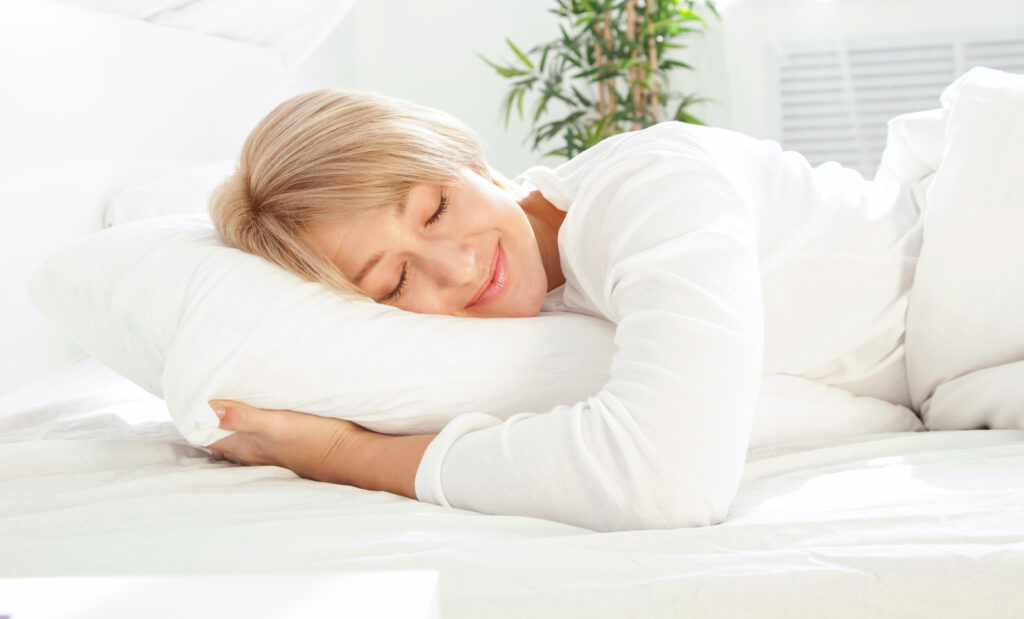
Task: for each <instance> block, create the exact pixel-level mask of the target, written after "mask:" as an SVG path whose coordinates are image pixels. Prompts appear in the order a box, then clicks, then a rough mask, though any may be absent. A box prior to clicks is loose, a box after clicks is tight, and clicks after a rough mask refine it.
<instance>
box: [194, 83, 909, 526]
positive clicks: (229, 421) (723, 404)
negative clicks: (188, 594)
mask: <svg viewBox="0 0 1024 619" xmlns="http://www.w3.org/2000/svg"><path fill="white" fill-rule="evenodd" d="M876 189H877V188H875V187H874V186H873V185H872V184H871V183H868V182H866V181H864V180H863V179H862V178H861V177H860V176H859V175H858V174H856V173H855V172H852V171H849V170H845V169H842V168H840V167H839V166H835V165H826V166H821V167H819V168H817V169H813V168H811V167H810V166H809V165H808V164H807V162H806V160H804V159H803V158H802V157H800V156H798V155H795V154H793V153H783V152H782V151H781V150H780V149H779V148H778V146H777V145H776V144H775V143H773V142H760V141H756V140H753V139H751V138H748V137H745V136H742V135H740V134H735V133H732V132H728V131H724V130H718V129H709V128H703V127H693V126H689V125H682V124H680V123H665V124H662V125H658V126H656V127H652V128H650V129H647V130H644V131H639V132H635V133H631V134H625V135H621V136H616V137H613V138H610V139H608V140H605V141H604V142H602V143H601V144H599V145H598V146H595V147H594V148H592V149H590V150H588V151H586V152H585V153H583V154H581V155H579V156H578V157H576V158H575V159H573V160H571V161H569V162H567V163H565V164H563V165H561V166H559V167H558V168H556V169H549V168H544V167H537V168H532V169H530V170H528V171H527V172H526V173H525V174H524V175H523V178H522V179H521V186H519V185H516V184H513V183H509V182H507V181H503V180H502V179H500V178H498V177H497V175H496V174H494V173H492V172H491V170H490V169H489V168H488V167H487V165H486V163H485V161H484V158H483V154H482V149H481V147H480V145H479V142H478V140H477V138H476V136H475V135H474V134H473V133H472V132H471V131H470V130H469V129H468V128H466V127H465V126H464V125H462V124H461V123H459V122H458V121H456V120H455V119H453V118H451V117H449V116H447V115H445V114H443V113H440V112H438V111H435V110H430V109H427V108H423V107H419V106H416V105H413V104H410V103H407V102H403V101H399V100H395V99H390V98H385V97H380V96H376V95H371V94H367V93H345V92H337V91H318V92H313V93H308V94H304V95H300V96H298V97H295V98H293V99H291V100H289V101H287V102H285V103H283V104H282V105H281V106H279V107H278V108H277V109H275V110H274V111H273V112H271V114H270V115H269V116H268V117H267V118H266V119H264V120H263V121H262V122H261V123H260V124H259V125H258V126H257V127H256V128H255V130H254V131H253V133H252V134H251V135H250V136H249V139H248V140H247V142H246V144H245V146H244V148H243V152H242V156H241V159H240V163H239V168H238V170H237V172H236V174H235V175H234V176H233V177H232V178H231V179H229V180H228V181H227V182H226V183H225V184H224V185H223V186H222V187H221V188H220V189H219V190H218V192H217V194H216V195H215V197H214V199H213V202H212V206H211V211H212V214H213V218H214V221H215V223H216V225H217V227H218V230H219V231H220V233H221V234H222V236H223V237H224V238H225V239H226V240H227V241H228V242H229V243H230V244H232V245H234V246H236V247H239V248H241V249H244V250H246V251H250V252H252V253H255V254H258V255H261V256H264V257H265V258H268V259H270V260H272V261H274V262H276V263H278V264H280V265H281V266H284V267H285V268H288V269H290V270H292V271H294V272H296V273H298V274H300V275H302V276H304V277H307V278H309V279H315V280H319V281H322V282H324V283H326V284H328V285H332V286H334V287H336V288H338V289H340V290H344V291H348V292H355V293H358V294H364V295H366V296H369V297H371V298H373V299H374V300H376V301H377V302H380V303H387V304H391V305H394V306H396V307H398V308H401V309H403V310H408V311H413V312H422V313H435V314H449V315H453V316H466V317H528V316H534V315H536V314H537V313H538V312H539V311H540V310H541V309H542V308H545V307H546V308H548V309H558V310H563V311H576V312H582V313H587V314H592V315H596V316H600V317H603V318H605V319H607V320H610V321H612V322H614V323H616V325H617V326H616V345H617V348H618V351H617V353H616V356H615V358H614V361H613V365H612V368H611V379H610V380H609V382H608V383H607V385H606V386H605V387H604V388H603V389H602V390H601V391H600V392H599V393H597V394H594V396H592V397H590V398H588V399H587V400H585V401H582V402H577V403H573V402H567V403H565V404H564V405H562V406H558V407H555V408H554V409H553V410H551V411H537V413H542V412H543V413H544V414H536V413H532V414H523V415H516V416H514V417H513V418H511V419H509V420H507V421H505V422H501V421H500V420H498V419H495V418H493V417H490V416H487V415H482V414H474V413H469V412H468V411H467V414H465V415H461V416H459V417H457V418H456V419H455V420H453V421H452V422H451V423H449V424H448V425H447V426H446V427H445V428H444V430H443V431H442V432H440V433H439V434H437V435H419V436H387V435H381V434H376V433H373V432H370V431H368V430H366V429H363V428H361V427H359V426H357V425H355V424H353V423H350V422H346V421H339V420H336V419H327V418H322V417H317V416H313V415H307V414H303V413H299V412H293V411H262V410H258V409H254V408H251V407H248V406H245V405H244V404H241V403H236V402H224V401H215V402H211V406H213V408H214V410H215V411H217V413H218V415H219V416H220V417H221V419H222V422H221V427H222V428H224V429H227V430H233V431H235V434H233V435H232V436H229V437H228V438H225V439H222V440H221V441H218V442H217V443H214V444H213V445H211V446H210V447H211V449H212V450H213V451H214V455H215V456H216V457H223V458H227V459H229V460H232V461H234V462H238V463H243V464H274V465H279V466H285V467H287V468H290V469H292V470H293V471H295V472H296V473H298V474H299V475H301V476H303V477H307V478H311V479H317V480H322V481H331V482H337V483H344V484H350V485H354V486H358V487H360V488H366V489H370V490H385V491H389V492H393V493H396V494H401V495H403V496H406V497H410V498H418V499H420V500H424V501H430V502H434V503H438V504H441V505H451V506H455V507H460V508H467V509H473V510H476V511H481V512H486V513H496V514H511V515H527V516H536V517H542V518H548V519H552V520H559V521H563V522H568V523H571V524H576V525H580V526H585V527H588V528H592V529H599V530H616V529H632V528H675V527H681V526H701V525H710V524H714V523H717V522H720V521H721V520H722V519H723V518H724V517H725V515H726V512H727V510H728V508H729V504H730V502H731V501H732V498H733V496H734V495H735V493H736V490H737V487H738V484H739V479H740V475H741V472H742V469H743V465H744V460H745V454H746V449H747V445H748V437H749V433H750V427H751V420H752V415H753V411H754V407H755V402H756V398H757V388H758V384H759V379H760V376H761V374H762V371H769V370H770V371H772V372H785V373H793V374H800V375H804V376H808V377H811V378H815V379H821V380H823V381H826V382H829V383H830V384H846V385H849V386H850V388H851V390H855V391H857V392H858V393H860V394H862V395H874V396H878V397H882V398H885V399H888V400H889V401H892V402H896V403H905V402H906V401H908V400H909V398H908V397H907V395H906V387H905V383H906V380H905V371H904V370H903V357H902V339H901V338H902V326H903V325H902V316H903V313H904V311H905V307H906V306H905V303H906V295H907V291H908V289H909V278H908V273H909V274H910V276H912V274H913V262H914V257H915V256H916V252H917V251H918V249H919V245H920V226H919V225H918V224H919V213H918V211H917V208H916V206H915V205H914V203H913V201H912V200H910V199H909V198H908V197H907V196H906V195H905V194H902V193H900V194H881V193H877V194H876ZM836 269H844V270H843V271H842V272H843V273H844V274H845V276H846V279H845V281H843V282H837V281H836V280H835V278H836ZM800 297H802V298H804V299H805V301H806V302H804V303H800V304H799V305H797V306H794V305H793V304H792V300H793V299H794V298H800Z"/></svg>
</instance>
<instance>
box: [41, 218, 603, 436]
mask: <svg viewBox="0 0 1024 619" xmlns="http://www.w3.org/2000/svg"><path fill="white" fill-rule="evenodd" d="M29 294H30V297H31V298H32V300H33V302H34V303H35V304H36V306H37V307H39V308H40V310H42V312H43V313H44V314H46V315H47V316H48V317H49V318H50V319H51V320H53V321H54V322H55V323H57V324H58V325H59V326H61V327H62V328H63V330H64V331H65V332H66V333H67V334H68V335H69V336H70V337H71V339H73V340H74V341H75V342H76V343H77V344H78V345H79V346H81V347H82V348H83V349H84V350H85V351H86V352H88V353H89V354H91V355H92V356H94V357H96V358H97V359H99V360H100V361H102V362H104V363H106V364H107V365H109V366H110V367H111V368H113V369H114V370H116V371H118V372H119V373H121V374H123V375H124V376H126V377H128V378H129V379H131V380H132V381H134V382H135V383H137V384H138V385H140V386H142V387H143V388H145V389H147V390H148V391H150V392H151V393H153V394H155V395H157V396H160V397H163V398H164V399H165V400H166V402H167V406H168V409H169V410H170V413H171V416H172V418H173V419H174V422H175V424H176V425H177V427H178V429H179V430H180V431H181V433H182V434H183V435H184V436H185V438H186V439H187V440H189V441H190V442H192V443H195V444H199V445H207V444H209V443H212V442H214V441H216V440H219V439H220V438H223V437H224V436H227V435H228V433H227V432H225V431H223V430H220V429H219V428H218V427H217V425H218V419H217V417H216V416H215V415H214V413H213V411H211V410H210V408H209V406H208V405H207V400H210V399H214V398H218V399H232V400H239V401H242V402H245V403H247V404H250V405H253V406H258V407H261V408H272V409H280V408H286V409H293V410H300V411H305V412H309V413H315V414H319V415H325V416H332V417H340V418H344V419H349V420H351V421H354V422H356V423H359V424H361V425H363V426H365V427H367V428H369V429H371V430H375V431H378V432H385V433H391V434H410V433H421V432H436V431H439V430H440V429H441V428H442V427H443V426H444V425H445V424H446V423H447V422H448V421H449V420H450V419H452V418H453V417H455V416H457V415H459V414H462V413H466V412H473V411H479V412H485V413H489V414H492V415H496V416H499V417H502V418H507V417H509V416H511V415H512V414H515V413H517V412H524V411H532V412H543V411H546V410H549V409H550V408H552V407H554V406H556V405H558V404H565V403H567V402H576V401H578V400H580V399H583V398H585V397H587V396H590V395H593V394H594V393H596V392H597V391H599V390H600V388H601V387H602V386H603V385H604V383H605V382H606V381H607V379H608V373H609V368H610V366H611V358H612V354H613V352H614V342H613V337H614V325H612V324H611V323H609V322H606V321H603V320H600V319H598V318H594V317H591V316H585V315H581V314H568V313H548V314H542V315H540V316H538V317H536V318H493V319H480V318H455V317H450V316H435V315H423V314H413V313H410V312H404V311H402V310H398V309H396V308H393V307H389V306H385V305H380V304H376V303H373V302H372V301H369V300H366V299H360V298H346V297H343V296H341V295H339V294H338V293H335V292H333V291H331V290H329V289H327V288H326V287H325V286H322V285H320V284H316V283H312V282H307V281H304V280H302V279H301V278H299V277H297V276H295V275H293V274H291V273H289V272H287V271H285V270H283V269H281V268H279V267H277V266H276V265H273V264H271V263H270V262H268V261H266V260H263V259H262V258H259V257H256V256H252V255H250V254H247V253H245V252H242V251H240V250H237V249H233V248H230V247H227V246H226V245H224V243H223V242H222V241H221V239H220V238H219V236H218V235H217V233H216V231H215V229H214V228H213V225H212V224H211V223H210V221H209V218H208V217H206V216H204V215H186V216H181V215H178V216H170V217H158V218H153V219H145V220H141V221H135V222H131V223H127V224H123V225H119V226H115V227H113V228H109V229H106V230H103V231H101V232H98V233H95V234H93V235H91V236H88V237H85V238H82V239H80V240H79V241H77V242H75V243H74V244H72V245H71V246H69V247H67V248H65V249H63V250H61V251H59V252H57V253H56V254H54V255H52V256H51V257H50V258H49V259H48V260H47V262H46V263H45V264H44V265H43V267H42V268H41V269H40V270H39V271H38V272H37V273H36V275H35V276H34V277H33V279H32V281H31V282H30V283H29Z"/></svg>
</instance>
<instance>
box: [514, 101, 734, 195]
mask: <svg viewBox="0 0 1024 619" xmlns="http://www.w3.org/2000/svg"><path fill="white" fill-rule="evenodd" d="M715 131H722V130H720V129H709V128H708V127H699V126H696V125H688V124H686V123H681V122H677V121H670V122H663V123H659V124H657V125H654V126H652V127H648V128H646V129H641V130H638V131H631V132H628V133H622V134H619V135H615V136H612V137H610V138H607V139H605V140H603V141H602V142H600V143H599V144H597V145H595V146H593V147H591V148H589V149H587V150H586V151H584V152H582V153H580V154H579V155H577V156H576V157H573V158H572V159H570V160H569V161H566V162H565V163H562V164H560V165H558V166H555V167H548V166H534V167H532V168H529V169H528V170H526V171H525V172H524V173H523V174H522V175H521V177H522V178H524V179H525V180H526V181H527V182H529V183H530V184H532V185H533V186H534V187H536V188H537V189H539V190H540V191H541V193H542V194H544V197H545V198H547V199H548V200H550V201H551V202H552V203H553V204H554V205H555V206H556V207H558V208H560V209H561V210H563V211H566V210H569V208H570V206H573V205H575V204H577V203H578V201H579V197H580V194H581V193H584V192H585V191H586V190H587V189H588V188H592V187H593V186H594V185H595V184H601V185H607V184H609V183H616V182H619V181H621V180H622V179H624V178H627V177H631V176H634V175H635V174H637V173H638V172H643V171H644V170H645V169H648V168H649V167H650V166H651V165H652V164H658V163H663V164H664V163H674V164H676V165H679V164H680V163H684V162H686V161H689V162H691V163H692V164H693V165H696V166H709V165H713V161H712V157H711V155H710V152H709V150H708V149H707V148H706V143H707V141H708V139H709V137H711V136H710V135H709V132H712V133H713V132H715Z"/></svg>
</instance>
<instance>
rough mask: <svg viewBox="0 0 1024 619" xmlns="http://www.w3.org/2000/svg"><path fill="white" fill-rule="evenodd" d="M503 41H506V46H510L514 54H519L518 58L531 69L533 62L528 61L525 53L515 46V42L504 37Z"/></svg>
mask: <svg viewBox="0 0 1024 619" xmlns="http://www.w3.org/2000/svg"><path fill="white" fill-rule="evenodd" d="M505 42H506V43H508V46H509V47H511V48H512V51H513V52H515V54H516V56H519V60H521V61H522V62H523V64H525V65H526V66H527V67H529V68H531V69H532V68H533V63H532V62H530V59H529V58H527V57H526V54H524V53H523V52H521V51H519V48H518V47H516V44H515V43H513V42H512V39H509V38H506V39H505Z"/></svg>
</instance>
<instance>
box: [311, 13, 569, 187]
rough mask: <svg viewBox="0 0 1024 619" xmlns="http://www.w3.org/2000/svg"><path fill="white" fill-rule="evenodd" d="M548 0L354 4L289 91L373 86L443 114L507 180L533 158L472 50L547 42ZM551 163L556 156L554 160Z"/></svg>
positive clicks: (497, 52) (551, 22)
mask: <svg viewBox="0 0 1024 619" xmlns="http://www.w3.org/2000/svg"><path fill="white" fill-rule="evenodd" d="M553 5H554V2H552V1H551V0H517V1H516V2H507V1H506V2H480V1H479V0H430V1H424V0H388V1H387V2H381V1H374V0H362V1H361V2H359V3H358V4H356V6H355V7H354V8H353V9H352V11H351V12H350V13H349V15H348V16H346V18H345V19H344V21H343V22H342V24H341V25H340V26H339V28H338V29H337V30H336V31H335V32H334V34H333V35H332V36H331V37H330V38H329V39H328V40H327V42H326V43H325V45H324V46H323V47H322V48H321V50H320V52H319V53H318V54H317V55H316V57H314V58H312V59H310V61H309V62H307V63H306V64H305V65H304V66H303V67H302V68H301V69H300V74H299V76H298V77H297V80H296V84H295V88H296V90H307V89H311V88H317V87H325V86H334V87H340V88H352V89H360V90H375V91H378V92H382V93H385V94H389V95H394V96H398V97H403V98H406V99H410V100H412V101H415V102H417V103H421V104H424V105H429V106H432V107H436V108H439V109H442V110H444V111H446V112H448V113H450V114H452V115H454V116H456V117H457V118H459V119H461V120H462V121H464V122H466V123H467V124H469V125H470V126H471V127H473V129H475V130H476V131H477V132H478V133H479V134H480V136H481V137H482V138H483V141H484V143H485V145H486V149H487V154H488V157H489V160H490V163H491V165H493V166H495V167H496V168H498V169H499V170H502V171H504V172H505V173H506V174H515V173H518V172H519V171H521V170H523V169H525V168H526V167H528V166H530V165H533V164H535V163H538V162H539V159H540V158H539V156H538V155H535V154H533V153H531V152H530V151H529V148H528V147H527V145H526V144H524V141H525V137H526V134H527V132H528V126H527V125H526V124H525V123H520V122H518V121H517V120H516V117H515V113H514V112H513V116H512V121H511V122H510V124H509V129H508V130H507V131H506V130H505V129H504V126H503V119H502V117H501V115H500V113H499V112H500V106H501V101H502V97H503V95H504V93H505V92H506V88H505V79H504V78H502V77H500V76H499V75H498V74H497V73H495V72H494V70H493V69H491V68H490V67H488V66H487V65H486V64H485V63H484V62H483V61H482V60H480V59H479V58H478V57H477V55H476V54H478V53H479V54H482V55H484V56H486V57H488V58H489V59H491V60H495V61H507V60H510V59H511V57H512V52H510V51H508V47H507V46H506V44H505V37H508V38H510V39H512V41H513V42H515V43H516V45H518V46H520V47H521V48H524V49H526V48H529V47H532V46H533V45H535V44H537V43H538V42H540V41H543V40H547V39H549V38H553V37H554V36H555V35H556V34H557V32H558V29H557V21H556V17H555V16H554V15H551V14H550V13H548V8H549V7H551V6H553ZM555 161H557V160H555Z"/></svg>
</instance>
